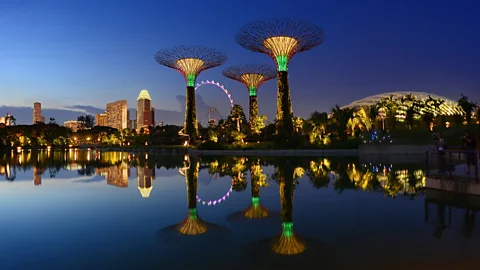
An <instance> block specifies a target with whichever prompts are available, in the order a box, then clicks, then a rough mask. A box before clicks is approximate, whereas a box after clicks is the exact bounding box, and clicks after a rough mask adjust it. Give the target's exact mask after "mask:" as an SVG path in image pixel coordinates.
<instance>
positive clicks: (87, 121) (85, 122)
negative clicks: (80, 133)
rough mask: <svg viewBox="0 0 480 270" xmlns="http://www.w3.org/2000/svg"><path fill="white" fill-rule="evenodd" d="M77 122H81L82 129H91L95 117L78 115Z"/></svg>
mask: <svg viewBox="0 0 480 270" xmlns="http://www.w3.org/2000/svg"><path fill="white" fill-rule="evenodd" d="M77 121H80V122H82V124H81V127H82V128H93V127H94V126H95V116H93V115H91V114H87V115H80V116H79V117H77Z"/></svg>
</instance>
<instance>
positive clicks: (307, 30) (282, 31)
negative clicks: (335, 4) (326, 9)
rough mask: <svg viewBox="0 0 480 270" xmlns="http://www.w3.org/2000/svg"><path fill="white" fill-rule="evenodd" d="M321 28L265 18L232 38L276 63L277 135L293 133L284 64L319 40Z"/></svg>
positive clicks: (286, 64) (285, 66)
mask: <svg viewBox="0 0 480 270" xmlns="http://www.w3.org/2000/svg"><path fill="white" fill-rule="evenodd" d="M323 39H324V34H323V30H322V29H321V28H320V27H318V26H316V25H313V24H310V23H307V22H301V21H295V20H292V19H268V20H263V21H255V22H251V23H248V24H246V25H245V26H243V27H242V28H241V29H240V31H239V32H238V33H237V35H236V37H235V40H236V42H237V43H238V44H239V45H241V46H242V47H244V48H246V49H248V50H251V51H254V52H260V53H264V54H267V55H269V56H270V57H271V58H272V59H273V60H274V61H275V62H276V64H277V70H278V97H277V118H276V122H277V134H279V135H283V136H287V137H288V136H290V135H291V134H293V131H294V129H293V119H292V118H293V110H292V102H291V100H290V88H289V85H288V63H289V62H290V60H291V58H292V57H293V56H294V55H295V54H297V53H299V52H302V51H306V50H310V49H312V48H314V47H316V46H318V45H320V44H321V43H322V42H323Z"/></svg>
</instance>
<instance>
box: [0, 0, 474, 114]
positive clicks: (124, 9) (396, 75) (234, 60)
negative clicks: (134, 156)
mask: <svg viewBox="0 0 480 270" xmlns="http://www.w3.org/2000/svg"><path fill="white" fill-rule="evenodd" d="M7 2H8V1H7ZM11 2H12V3H11V4H7V6H6V9H5V10H7V12H4V13H2V14H3V15H4V16H3V15H2V17H1V18H0V25H1V26H0V30H2V31H3V30H5V31H4V36H3V37H4V38H5V40H6V42H4V43H2V44H0V80H1V81H2V86H0V89H1V90H2V91H8V92H11V94H10V95H9V96H10V97H9V99H8V100H4V101H2V104H0V105H10V106H31V104H32V103H33V102H35V101H40V102H42V106H43V108H44V109H45V108H54V109H58V108H59V105H61V107H68V106H78V105H83V106H93V107H96V108H102V107H103V104H105V103H107V102H108V101H110V100H112V99H114V100H120V99H126V100H127V102H128V103H129V104H134V102H135V96H136V94H135V93H137V91H138V90H139V89H144V88H146V89H149V90H150V94H151V95H152V96H155V97H154V98H153V100H154V103H152V107H155V108H156V109H157V110H158V109H163V110H168V111H181V109H179V107H178V104H177V103H176V102H172V101H174V100H175V99H176V97H177V96H178V95H182V94H184V89H183V88H184V82H183V80H182V78H178V76H174V75H173V71H169V70H165V69H162V68H160V67H158V65H157V64H156V63H155V61H154V60H153V59H152V56H153V54H154V53H155V51H157V50H158V49H162V48H168V47H170V46H173V45H177V44H199V45H205V46H211V47H213V48H217V49H219V50H221V51H222V52H224V53H225V54H227V56H228V57H229V60H228V62H227V63H226V64H225V67H226V66H227V65H228V66H230V65H236V64H248V63H263V64H270V63H271V61H270V59H268V57H263V56H261V55H257V54H255V53H250V52H248V51H245V50H243V49H242V48H241V47H240V46H238V45H236V44H235V42H234V35H235V33H236V32H237V31H238V30H239V29H240V27H241V26H242V25H243V24H245V23H247V22H249V21H251V20H255V19H263V18H268V17H284V16H288V17H293V18H299V19H302V20H306V21H310V22H312V23H315V24H317V25H319V26H320V27H322V28H323V29H324V30H325V34H326V38H325V42H324V44H322V45H321V46H320V47H319V48H316V49H315V50H312V52H309V54H308V55H299V56H296V57H295V58H294V59H293V60H292V63H291V66H292V67H294V68H292V71H291V88H292V93H291V95H292V105H293V108H294V112H295V114H296V115H299V116H302V117H306V116H308V113H309V112H312V111H314V110H318V111H327V110H329V109H330V108H331V107H332V106H333V105H334V104H339V105H346V104H349V103H350V102H352V101H354V100H358V99H360V98H363V97H367V96H370V95H373V94H378V93H383V92H391V91H394V90H399V91H400V90H401V91H419V92H428V93H434V94H438V95H442V96H446V97H449V98H452V99H458V97H459V95H460V94H461V93H463V94H465V95H467V96H469V97H470V98H471V99H472V100H475V101H477V100H479V99H480V98H479V96H480V94H479V91H478V89H480V82H478V79H477V78H476V74H479V73H480V68H479V67H478V65H476V63H478V62H479V61H480V53H479V52H478V50H477V49H476V48H478V47H479V45H480V34H479V33H478V31H477V29H476V28H475V27H474V26H475V25H478V22H479V18H477V17H476V16H475V15H474V13H473V10H478V7H479V3H476V2H474V1H455V2H454V1H442V2H439V3H436V4H428V3H426V2H423V3H418V1H390V2H389V3H383V2H379V1H363V2H362V4H360V3H357V2H356V1H344V2H342V3H341V4H340V3H336V2H328V1H327V2H325V3H322V4H320V3H311V2H309V1H303V2H302V1H300V3H299V4H298V5H297V6H296V7H294V8H292V9H285V8H282V7H281V6H282V5H278V4H277V5H273V2H271V1H264V2H262V3H255V7H256V8H255V9H248V12H247V14H246V13H245V11H246V7H248V6H250V5H253V2H252V3H248V2H249V1H246V3H245V5H243V6H242V7H239V8H238V9H235V10H231V9H228V8H227V5H226V4H224V3H213V2H214V1H213V2H208V1H207V2H205V1H204V2H198V3H191V2H189V1H185V2H183V4H182V5H186V6H189V9H193V10H197V11H198V13H199V14H203V16H201V18H200V19H199V22H198V25H197V27H196V31H195V32H192V33H191V35H190V37H186V36H183V35H179V34H177V33H183V32H186V31H190V28H191V25H190V24H188V23H186V22H183V20H182V19H181V18H182V17H181V16H180V12H182V10H183V9H182V8H179V4H178V3H166V4H162V12H164V13H162V14H163V15H164V16H160V17H161V18H159V16H154V13H155V12H154V10H158V8H157V7H158V6H157V5H158V4H155V3H153V2H151V1H136V2H130V3H128V1H126V2H124V3H122V4H121V5H118V7H117V8H116V9H114V10H112V9H111V7H110V6H109V5H106V4H105V3H96V2H95V3H94V2H93V1H82V2H80V1H69V2H68V3H63V2H62V3H61V4H60V2H59V1H51V2H52V3H50V4H49V3H47V2H44V3H43V4H39V3H36V1H21V3H19V4H17V2H18V1H11ZM53 2H57V3H56V4H54V3H53ZM280 2H281V1H280ZM134 3H135V4H134ZM275 3H278V1H276V2H275ZM302 3H303V4H302ZM0 10H3V7H2V6H0ZM309 10H317V12H315V14H313V13H309V12H307V11H309ZM357 11H358V12H357ZM139 14H144V16H143V18H144V19H143V20H135V18H138V15H139ZM245 14H246V15H245ZM70 15H71V16H70ZM107 15H108V16H107ZM406 15H408V18H409V19H408V20H405V17H406ZM86 18H88V20H85V19H86ZM107 18H108V19H107ZM132 22H133V23H132ZM167 22H168V23H167ZM170 22H171V23H170ZM219 22H222V23H221V24H220V23H219ZM29 25H35V27H34V29H31V27H27V26H29ZM172 25H175V26H174V27H173V26H172ZM7 26H8V27H7ZM93 26H95V27H93ZM92 27H93V28H94V29H92ZM34 30H35V32H32V31H34ZM87 30H88V31H87ZM90 30H92V31H90ZM166 37H168V39H167V38H166ZM134 40H135V42H133V41H134ZM137 40H138V41H141V42H137ZM76 52H79V55H77V54H76ZM223 68H224V67H219V68H215V69H212V70H211V71H207V72H205V74H202V75H201V76H199V80H215V81H220V82H221V83H222V84H224V85H225V86H226V87H227V88H228V89H229V90H230V92H231V93H232V96H233V98H234V100H235V102H236V103H239V104H240V105H242V106H243V107H244V109H245V108H247V106H248V94H245V92H244V89H242V86H240V85H237V84H236V83H235V82H231V81H229V80H226V79H225V78H223V77H222V75H221V72H222V70H223ZM54 74H55V75H54ZM312 92H313V94H312ZM332 92H333V93H336V95H332V94H329V93H332ZM80 93H82V94H80ZM94 93H95V94H94ZM97 93H98V95H97ZM200 94H201V95H202V96H204V98H205V101H206V103H207V104H221V105H222V104H223V103H225V104H224V105H226V106H227V105H228V104H227V103H228V101H227V99H226V97H224V96H222V95H221V93H220V92H219V90H218V89H215V88H214V87H213V86H212V87H205V88H202V90H200ZM77 95H79V96H77ZM311 95H313V97H314V98H311V97H310V96H311ZM112 97H114V98H112ZM275 98H276V86H275V83H274V82H268V83H266V84H265V86H264V90H263V91H261V92H260V93H259V113H260V114H266V115H267V116H268V117H269V119H273V117H274V115H275V104H274V103H275V102H272V100H275ZM221 111H222V110H221ZM5 113H6V111H3V110H2V108H1V107H0V114H1V115H4V114H5ZM222 113H225V112H224V111H222ZM159 120H161V119H159Z"/></svg>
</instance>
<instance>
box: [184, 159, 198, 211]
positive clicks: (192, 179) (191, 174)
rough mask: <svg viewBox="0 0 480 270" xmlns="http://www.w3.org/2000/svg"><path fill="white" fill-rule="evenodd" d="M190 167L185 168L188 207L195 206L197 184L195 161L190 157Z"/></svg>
mask: <svg viewBox="0 0 480 270" xmlns="http://www.w3.org/2000/svg"><path fill="white" fill-rule="evenodd" d="M190 162H191V163H190V168H189V169H187V194H188V195H187V196H188V197H187V199H188V209H192V208H197V184H198V170H197V161H196V160H195V159H193V158H191V159H190Z"/></svg>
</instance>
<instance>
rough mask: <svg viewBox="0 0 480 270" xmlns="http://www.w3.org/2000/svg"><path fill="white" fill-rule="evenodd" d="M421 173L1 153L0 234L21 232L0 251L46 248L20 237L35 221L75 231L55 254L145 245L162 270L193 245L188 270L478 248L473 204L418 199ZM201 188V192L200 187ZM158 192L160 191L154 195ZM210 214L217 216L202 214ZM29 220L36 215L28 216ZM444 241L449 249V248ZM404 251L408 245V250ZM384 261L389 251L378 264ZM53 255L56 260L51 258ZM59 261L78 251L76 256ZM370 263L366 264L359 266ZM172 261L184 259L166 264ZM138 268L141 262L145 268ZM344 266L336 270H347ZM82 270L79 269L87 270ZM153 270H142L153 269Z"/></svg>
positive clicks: (235, 160)
mask: <svg viewBox="0 0 480 270" xmlns="http://www.w3.org/2000/svg"><path fill="white" fill-rule="evenodd" d="M422 167H423V164H382V163H376V164H372V163H369V162H368V163H365V162H364V163H360V162H359V161H358V159H356V158H345V157H331V158H330V157H329V158H324V157H314V158H312V157H307V158H299V157H296V158H274V157H255V158H251V157H248V158H247V157H213V156H212V157H210V156H203V157H200V156H188V155H186V156H176V155H171V156H167V155H164V156H161V155H152V154H146V153H121V152H101V151H96V150H73V149H69V150H66V151H54V150H51V151H39V152H35V151H27V150H24V151H20V152H19V153H17V152H16V151H15V152H13V153H10V152H9V153H7V154H4V155H0V174H1V175H2V178H5V180H1V181H0V185H1V189H0V193H2V197H1V198H2V199H3V201H2V204H0V209H1V210H2V211H3V212H4V213H6V214H8V215H10V218H9V219H5V220H3V221H2V223H0V228H18V231H16V233H12V235H13V236H14V237H13V236H12V238H8V237H9V235H6V234H3V235H2V234H0V240H1V242H2V243H6V244H3V246H5V247H8V248H12V247H13V249H15V245H17V244H16V243H17V241H20V242H22V241H23V242H22V245H17V246H18V247H23V248H25V247H30V245H32V246H35V248H36V249H39V247H40V246H43V245H47V244H48V245H49V246H54V245H55V244H51V243H50V242H48V243H47V242H46V241H47V240H45V239H37V238H35V236H33V235H28V237H27V236H23V233H24V231H27V230H25V228H24V227H22V226H23V225H22V224H29V223H30V221H32V220H35V222H39V223H42V222H43V223H42V226H43V227H42V228H43V229H44V230H48V228H50V226H57V224H62V225H58V226H64V227H68V228H72V227H73V228H74V229H75V230H74V231H75V232H76V233H77V232H80V233H78V235H80V236H79V237H71V236H70V235H67V234H68V232H67V231H66V230H64V231H65V232H63V233H64V234H63V235H61V234H60V233H59V232H62V230H61V228H60V227H59V228H57V227H55V230H53V229H52V230H51V231H48V235H49V237H48V238H49V239H48V241H52V243H57V244H56V245H58V246H59V247H60V246H61V243H62V240H58V239H71V240H72V241H73V242H74V243H75V245H76V246H79V247H81V248H82V250H84V249H85V250H87V249H88V248H85V247H91V246H96V245H91V243H92V242H94V241H97V240H91V239H93V238H95V239H104V240H102V241H104V242H101V241H98V242H95V243H96V244H97V245H98V247H99V249H100V248H101V249H102V250H115V248H113V247H116V246H121V245H124V246H121V247H122V248H123V247H125V248H126V247H128V246H134V245H144V244H145V243H146V244H145V245H144V246H146V247H148V248H146V249H143V250H142V251H141V252H142V255H145V256H144V258H146V259H145V260H147V261H148V260H149V261H150V262H151V261H155V260H158V261H161V260H166V261H168V259H169V257H168V256H172V261H175V262H174V263H173V262H172V265H173V267H172V265H168V264H166V265H165V267H164V268H168V269H180V268H181V267H177V266H178V261H179V260H181V258H183V256H184V254H185V253H184V251H187V250H189V249H191V248H193V246H194V245H195V250H196V252H195V254H193V255H191V256H198V259H197V257H195V259H196V260H195V261H196V262H198V261H199V260H204V258H206V257H208V256H212V257H213V259H212V261H215V262H217V263H218V264H224V263H227V261H228V262H235V267H240V266H241V268H242V269H245V268H248V269H272V268H269V267H272V265H276V266H275V267H276V268H273V269H286V268H293V267H296V266H298V265H302V266H303V264H307V263H308V264H311V263H313V262H316V261H321V262H322V267H324V268H325V263H326V262H327V261H332V260H334V259H335V260H337V259H338V260H340V261H342V260H343V258H344V257H345V258H350V259H351V260H350V261H349V262H355V263H359V264H362V263H363V266H364V265H368V263H369V262H368V261H370V262H371V261H372V260H377V259H378V260H384V261H383V262H382V265H385V261H388V260H393V259H392V256H394V255H392V254H399V255H405V256H406V257H408V256H413V255H415V254H420V253H422V254H424V253H427V254H434V253H435V254H437V253H436V252H438V250H439V249H440V248H441V246H440V245H439V244H438V243H440V241H441V243H446V244H444V245H445V246H447V245H448V244H449V243H450V242H451V241H452V239H454V240H457V239H460V240H462V241H463V239H468V240H469V241H470V242H471V243H474V244H477V243H478V239H475V231H476V227H478V224H476V214H477V212H478V211H480V199H478V198H477V197H468V196H461V197H458V196H454V195H451V194H445V193H442V192H438V191H432V190H428V189H427V190H425V185H426V177H425V174H424V172H423V170H422ZM135 174H136V175H135ZM78 176H82V177H78ZM85 176H88V177H85ZM73 178H75V179H73ZM79 178H80V180H78V179H79ZM205 179H209V181H204V180H205ZM212 179H215V180H212ZM69 180H71V181H69ZM7 181H8V183H7ZM31 181H32V182H33V185H32V182H31ZM199 182H200V183H207V185H200V187H199V184H198V183H199ZM50 183H55V184H57V185H56V186H55V185H53V184H52V185H50ZM22 184H23V185H22ZM65 184H68V185H70V186H65ZM157 185H161V188H155V189H154V186H155V187H156V186H157ZM249 185H250V186H249ZM71 187H74V188H71ZM39 190H41V191H42V192H39ZM59 190H62V191H61V192H59ZM153 190H155V191H154V192H152V191H153ZM199 190H200V191H199ZM226 190H228V191H227V193H225V191H226ZM19 191H21V192H25V194H27V193H28V195H24V194H23V193H18V194H21V195H22V196H24V197H22V198H21V199H18V197H19V196H13V195H12V194H13V193H14V192H19ZM29 192H30V193H29ZM82 192H83V193H82ZM204 192H205V193H204ZM138 193H140V196H139V194H138ZM198 193H200V195H201V196H205V197H208V196H219V195H218V194H221V196H220V197H216V198H217V199H215V200H204V199H201V198H200V197H199V196H198V195H199V194H198ZM15 194H16V195H17V193H15ZM54 194H59V196H58V197H56V196H52V195H54ZM66 194H68V196H67V195H66ZM128 194H130V195H131V196H132V197H133V198H135V200H129V201H128V207H123V208H122V209H121V210H118V209H117V210H115V207H112V204H116V203H118V202H121V203H124V202H125V196H129V195H128ZM27 196H30V197H27ZM42 196H43V197H42ZM88 196H91V197H88ZM185 196H186V200H185ZM75 197H76V200H75ZM24 198H28V199H24ZM50 198H53V199H50ZM86 198H87V199H86ZM227 198H229V199H228V200H227ZM393 199H395V200H393ZM38 201H42V202H48V203H49V206H48V207H44V206H43V205H42V208H41V209H36V208H35V206H36V203H34V202H38ZM30 202H32V203H31V204H29V203H30ZM64 203H65V204H67V206H64V205H63V204H64ZM69 203H70V204H69ZM219 204H221V206H218V205H219ZM424 204H425V206H424ZM214 205H216V206H217V207H208V206H214ZM10 209H12V210H10ZM30 209H34V210H35V211H44V212H41V215H40V214H38V215H35V214H36V213H35V211H34V210H30ZM52 209H53V210H54V211H52ZM151 209H155V211H151ZM29 211H31V212H29ZM424 212H425V220H423V218H422V215H423V213H424ZM25 213H27V214H25ZM39 213H40V212H39ZM44 216H46V217H44ZM77 216H78V218H74V217H77ZM419 216H420V217H419ZM38 217H41V218H38ZM65 217H66V218H65ZM132 217H134V218H132ZM201 217H202V218H204V219H202V218H201ZM102 219H103V220H102ZM50 220H51V221H50ZM78 220H91V222H88V223H85V222H83V223H81V222H80V223H81V224H82V225H81V226H80V225H78V224H80V223H79V222H78ZM54 221H56V222H54ZM112 221H113V222H116V223H118V224H122V226H118V227H116V228H115V230H112V229H111V226H110V225H106V224H111V223H112ZM227 221H228V222H227ZM209 222H212V223H209ZM213 222H214V223H215V224H213ZM240 222H243V223H242V224H240V225H241V226H237V227H236V228H235V230H226V228H227V227H228V226H235V225H238V224H239V223H240ZM90 223H91V225H90ZM76 224H77V225H76ZM171 224H173V225H171ZM123 225H125V226H123ZM224 225H225V227H222V226H224ZM2 226H3V227H2ZM159 229H160V234H159V235H157V234H158V232H159ZM96 230H98V233H96ZM82 231H83V233H84V234H83V235H87V236H90V235H91V238H90V241H91V242H88V239H89V238H88V237H81V236H82V234H81V232H82ZM133 231H135V232H133ZM226 232H228V234H226ZM392 232H394V233H392ZM452 234H454V235H456V238H455V237H449V236H451V235H452ZM45 235H46V234H45ZM50 235H54V236H55V235H57V236H55V237H57V238H55V237H50ZM130 235H135V237H130ZM156 235H157V236H160V237H155V236H156ZM68 237H70V238H68ZM102 237H104V238H102ZM84 238H85V239H86V240H84ZM477 238H478V237H477ZM19 239H20V240H19ZM31 239H35V241H37V242H34V241H33V240H31ZM52 239H53V240H52ZM105 239H108V241H107V240H105ZM168 239H170V240H172V241H171V242H168ZM55 241H56V242H55ZM149 241H151V242H149ZM402 241H404V242H405V243H407V242H408V243H412V241H416V242H414V245H415V250H413V249H412V250H410V249H409V248H408V247H409V245H410V244H405V243H404V242H402ZM449 241H450V242H449ZM475 241H476V242H475ZM107 242H108V243H107ZM153 242H154V243H153ZM58 243H60V244H58ZM225 243H228V244H225ZM365 243H376V244H377V247H375V245H373V247H372V250H369V249H368V248H366V247H365V246H362V245H364V244H365ZM418 243H420V244H424V245H423V246H421V245H418ZM432 243H433V244H432ZM196 244H198V246H196ZM457 245H458V243H457ZM72 246H74V245H72ZM380 246H381V247H380ZM197 247H198V248H197ZM379 247H380V248H379ZM0 249H1V247H0ZM127 249H128V248H126V250H127ZM417 249H418V250H420V251H421V252H417ZM444 249H446V248H444ZM19 250H20V248H18V250H16V252H17V251H18V252H20V251H19ZM207 250H209V251H207ZM383 250H389V252H387V251H385V253H382V251H383ZM399 250H401V251H399ZM55 251H56V252H57V251H58V252H62V250H60V248H58V250H55ZM68 251H69V252H71V253H72V254H78V253H81V252H83V251H81V250H80V248H79V249H78V250H68ZM227 251H228V252H227ZM242 251H244V252H242ZM410 251H414V252H415V254H413V255H412V253H411V252H410ZM143 252H146V253H145V254H143ZM164 252H165V254H166V253H168V255H165V254H164ZM182 252H183V253H182ZM217 252H218V253H217ZM222 252H223V253H222ZM229 252H230V253H229ZM369 252H371V254H375V256H374V257H375V258H372V257H368V256H369V255H371V254H367V253H369ZM399 252H401V253H399ZM409 252H410V253H409ZM53 253H55V252H52V254H53ZM92 253H93V252H92ZM180 253H181V254H183V255H181V256H180V255H178V256H179V257H175V256H177V254H180ZM210 253H211V254H212V255H210ZM227 253H228V254H233V255H228V254H227ZM245 253H247V254H245ZM404 253H405V254H404ZM172 254H173V255H172ZM213 254H214V255H213ZM219 254H220V255H219ZM435 254H434V255H435ZM109 255H110V256H111V258H114V259H115V260H120V261H121V260H126V259H127V258H129V256H128V255H125V256H123V254H122V256H118V254H113V252H112V254H109ZM136 255H139V254H136ZM224 255H225V256H224ZM227 255H228V256H227ZM335 255H338V256H339V258H336V257H335ZM434 255H430V256H434ZM78 256H80V255H78ZM84 256H91V255H88V254H87V255H84ZM372 256H373V255H372ZM395 256H396V255H395ZM422 256H424V255H422ZM120 257H121V258H120ZM134 257H135V258H134ZM92 258H93V257H92ZM104 258H105V257H102V258H101V259H104ZM119 258H120V259H119ZM137 258H138V256H133V255H132V256H131V259H132V265H134V264H135V263H138V261H137ZM209 258H210V257H209ZM368 258H370V259H368ZM114 259H112V260H114ZM367 259H368V260H367ZM86 260H88V258H87V259H86ZM92 260H93V259H92ZM96 260H100V259H98V258H96ZM205 260H206V259H205ZM294 260H296V261H295V263H293V261H294ZM239 261H242V262H239ZM345 261H347V260H345ZM237 262H239V263H238V265H237ZM12 263H13V261H12ZM110 263H111V262H110ZM162 263H163V261H162ZM175 263H176V264H175ZM242 263H244V264H245V265H243V264H242ZM146 264H147V263H146V262H142V266H144V265H146ZM159 264H160V263H159ZM353 264H354V263H352V265H353ZM92 265H95V263H92ZM104 265H110V264H108V263H105V264H104ZM352 265H350V267H344V268H340V269H355V267H352ZM64 266H65V265H64ZM84 266H85V267H84V268H83V269H89V267H87V265H84ZM89 266H90V265H89ZM150 266H151V265H146V268H152V269H153V268H155V269H156V268H159V267H150ZM175 267H177V268H175ZM191 267H193V266H192V265H189V267H185V268H191ZM235 267H233V268H235ZM262 267H264V268H262ZM90 268H92V267H90ZM94 268H95V267H93V268H92V269H94ZM120 268H121V267H120ZM427 268H428V267H427ZM2 269H3V268H2ZM6 269H7V268H6ZM8 269H12V268H8ZM51 269H55V268H51ZM57 269H58V268H57ZM60 269H61V268H60ZM63 269H66V268H65V267H64V268H63ZM182 269H183V268H182ZM198 269H209V268H208V267H205V268H202V267H198ZM362 269H363V268H362ZM366 269H369V268H366Z"/></svg>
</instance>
